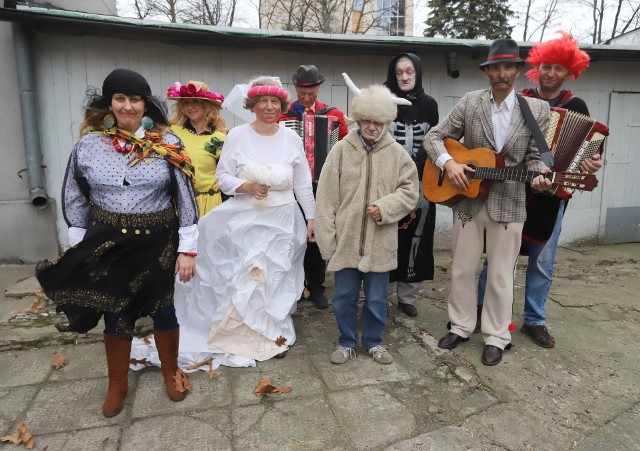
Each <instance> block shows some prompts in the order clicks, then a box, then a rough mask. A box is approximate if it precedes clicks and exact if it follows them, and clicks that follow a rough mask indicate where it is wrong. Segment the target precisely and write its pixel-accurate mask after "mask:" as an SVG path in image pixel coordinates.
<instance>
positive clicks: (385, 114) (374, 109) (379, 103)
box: [342, 73, 411, 125]
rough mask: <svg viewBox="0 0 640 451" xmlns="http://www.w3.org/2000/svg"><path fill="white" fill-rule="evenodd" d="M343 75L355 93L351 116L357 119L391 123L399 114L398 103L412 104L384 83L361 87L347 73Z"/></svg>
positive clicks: (385, 123)
mask: <svg viewBox="0 0 640 451" xmlns="http://www.w3.org/2000/svg"><path fill="white" fill-rule="evenodd" d="M342 76H343V77H344V81H345V83H346V84H347V86H348V87H349V89H350V90H351V92H352V93H353V95H354V98H353V101H352V102H351V118H352V119H353V120H355V121H359V120H363V119H364V120H369V121H375V122H379V123H381V124H384V125H389V124H391V122H393V120H394V119H395V118H396V116H397V115H398V105H411V102H409V101H408V100H406V99H400V98H398V97H396V96H394V95H393V94H392V93H391V91H389V89H387V88H386V87H384V86H382V85H370V86H368V87H366V88H363V89H360V88H358V87H357V86H356V85H355V84H354V83H353V81H351V79H350V78H349V76H348V75H347V74H346V73H343V74H342Z"/></svg>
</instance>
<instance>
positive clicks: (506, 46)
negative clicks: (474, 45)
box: [480, 38, 524, 69]
mask: <svg viewBox="0 0 640 451" xmlns="http://www.w3.org/2000/svg"><path fill="white" fill-rule="evenodd" d="M498 63H523V64H524V60H523V59H522V58H520V48H519V47H518V44H517V43H516V41H514V40H513V39H508V38H501V39H496V40H495V41H493V42H492V43H491V48H490V49H489V56H488V57H487V61H485V62H484V63H482V64H481V65H480V69H482V68H483V67H485V66H489V65H490V64H498Z"/></svg>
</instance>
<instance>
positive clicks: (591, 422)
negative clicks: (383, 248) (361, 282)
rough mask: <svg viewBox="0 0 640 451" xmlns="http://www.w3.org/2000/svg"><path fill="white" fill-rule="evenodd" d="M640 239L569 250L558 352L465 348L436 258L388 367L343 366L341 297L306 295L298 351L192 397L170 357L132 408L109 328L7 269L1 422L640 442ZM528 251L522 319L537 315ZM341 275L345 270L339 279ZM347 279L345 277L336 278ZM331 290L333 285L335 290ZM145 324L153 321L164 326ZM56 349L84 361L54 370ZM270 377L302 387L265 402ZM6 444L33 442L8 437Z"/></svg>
mask: <svg viewBox="0 0 640 451" xmlns="http://www.w3.org/2000/svg"><path fill="white" fill-rule="evenodd" d="M639 261H640V244H627V245H618V246H594V247H575V248H561V249H560V250H559V253H558V261H557V265H556V280H555V282H554V285H553V287H552V290H551V293H550V297H549V303H548V304H549V308H548V310H549V311H548V318H549V328H550V330H551V332H552V333H553V335H554V336H555V338H556V342H557V345H556V348H555V349H542V348H540V347H537V346H536V345H535V344H533V343H532V342H531V341H530V339H529V338H528V337H526V336H524V335H523V334H522V333H520V332H518V331H515V332H513V335H512V342H513V344H514V345H515V347H514V349H513V350H511V351H508V352H506V353H505V357H504V360H503V363H501V364H499V365H497V366H495V367H485V366H483V365H481V364H480V355H481V352H482V346H483V344H482V337H481V335H480V334H475V335H474V336H473V337H472V339H471V340H470V341H469V342H467V343H464V344H462V345H460V346H459V347H458V348H456V349H455V350H454V351H445V350H441V349H439V348H437V339H438V338H439V337H440V336H442V335H444V334H445V333H446V322H447V312H446V299H447V294H448V283H449V280H448V274H449V268H450V257H449V255H448V253H446V252H438V253H437V255H436V266H437V269H436V272H437V274H436V278H435V279H434V281H430V282H425V283H424V284H423V286H422V291H421V297H420V299H419V301H418V310H419V312H420V314H419V315H418V317H417V318H408V317H406V316H404V315H402V314H401V313H400V312H399V311H398V310H397V308H396V307H395V305H394V301H395V300H394V299H393V298H392V302H390V304H389V324H388V326H387V329H386V331H385V337H384V345H385V346H386V347H388V349H389V351H390V352H391V354H392V355H393V356H394V359H395V360H394V363H393V364H391V365H379V364H377V363H375V362H374V361H373V360H372V358H371V356H369V355H368V354H366V353H365V352H364V351H363V350H361V349H359V350H358V354H357V359H355V360H353V361H349V362H348V363H346V364H344V365H333V364H331V363H330V361H329V356H330V354H331V352H332V351H333V350H334V348H335V346H336V344H337V341H336V340H337V327H336V324H335V318H334V317H333V313H332V311H331V308H329V309H327V310H323V311H319V310H316V309H315V308H314V307H313V306H312V305H311V304H310V303H309V302H308V301H303V302H300V303H299V306H298V311H297V312H296V314H295V315H294V322H295V325H296V330H297V333H298V341H297V343H296V345H295V346H293V347H292V348H291V350H290V352H289V353H288V355H287V357H286V358H285V359H282V360H276V359H274V360H271V361H267V362H262V363H258V366H257V367H256V368H224V367H221V368H219V369H218V371H217V374H216V376H215V377H213V378H209V377H208V376H207V374H206V373H204V372H200V373H197V374H193V375H191V381H192V384H193V389H192V392H191V393H190V395H189V396H188V397H187V398H186V399H185V400H184V401H183V402H180V403H173V402H171V401H170V400H169V399H168V398H167V397H166V395H165V393H164V387H163V383H162V376H161V373H160V371H159V370H158V369H156V368H148V369H145V370H143V371H140V372H130V374H129V394H128V396H127V399H126V405H125V409H124V410H123V412H122V413H121V414H120V415H118V416H116V417H114V418H111V419H105V418H104V417H103V416H102V414H101V405H102V402H103V399H104V395H105V393H106V389H107V372H106V363H105V359H104V349H103V346H102V343H101V333H100V329H98V330H96V331H94V332H92V333H91V334H88V335H82V336H81V335H77V334H60V333H58V332H57V331H56V330H55V327H54V326H53V324H55V322H57V321H59V320H60V318H59V316H57V314H56V313H55V310H54V308H53V306H52V305H45V308H44V309H42V310H41V311H40V312H38V313H33V312H27V311H24V312H23V313H21V314H18V315H16V314H15V312H16V311H18V310H26V309H28V308H29V307H30V306H31V304H32V302H33V300H34V298H35V296H36V295H35V290H36V288H37V286H36V284H35V281H34V280H33V278H31V275H32V271H33V267H32V266H29V265H0V350H1V351H2V352H1V353H0V434H2V435H6V434H10V433H12V432H13V431H14V430H15V428H16V426H17V424H18V422H20V421H24V422H25V423H26V424H27V426H28V427H29V428H30V430H31V431H32V433H33V434H34V436H35V437H36V446H35V448H34V449H39V450H42V449H45V448H46V449H47V451H54V450H65V451H66V450H82V451H85V450H178V449H181V450H182V449H196V450H384V449H389V450H403V451H409V450H412V451H416V450H458V449H460V450H463V449H474V450H483V449H486V450H570V449H571V450H574V449H577V450H637V449H640V428H639V427H638V425H639V424H640V383H639V380H640V378H638V373H639V371H640V347H639V346H638V342H639V341H640V340H639V339H640V328H639V327H638V324H639V323H640V307H639V301H638V299H639V297H638V293H640V277H638V273H639V272H640V262H639ZM525 264H526V259H523V260H521V261H520V263H519V266H520V268H519V271H518V278H517V283H518V285H517V287H516V294H515V303H514V315H513V318H514V322H515V323H516V324H517V325H518V326H519V325H520V324H521V322H522V305H523V300H522V296H523V292H524V287H523V286H522V284H523V283H524V281H523V268H524V265H525ZM329 280H330V281H331V278H329ZM329 285H331V282H330V283H329ZM329 293H330V292H329ZM148 328H149V324H148V322H145V321H142V322H141V324H140V328H139V332H140V333H144V332H145V331H146V330H148ZM55 352H63V353H64V354H65V355H66V356H67V358H68V364H67V365H66V366H65V367H63V368H61V369H59V370H56V369H54V368H53V367H52V366H51V359H52V357H53V355H54V353H55ZM262 377H269V378H271V380H272V382H273V383H274V384H275V385H277V386H290V387H292V392H291V393H288V394H283V395H268V396H265V397H261V398H257V397H255V396H254V395H253V387H254V386H255V385H256V384H257V382H258V381H259V380H260V378H262ZM0 448H1V449H2V450H4V449H7V450H11V449H16V450H17V449H20V448H19V447H17V445H12V444H2V445H0Z"/></svg>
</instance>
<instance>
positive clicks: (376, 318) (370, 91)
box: [316, 74, 419, 364]
mask: <svg viewBox="0 0 640 451" xmlns="http://www.w3.org/2000/svg"><path fill="white" fill-rule="evenodd" d="M343 75H344V76H345V80H346V81H347V85H349V87H350V88H351V89H352V90H353V91H354V92H355V93H356V96H355V97H354V99H353V102H352V105H351V111H352V114H353V118H354V119H355V121H356V122H357V123H358V129H354V130H351V131H350V132H349V134H347V136H346V137H345V138H344V139H343V140H342V141H340V142H338V143H337V144H336V145H335V146H333V148H332V149H331V152H329V155H328V157H327V160H326V161H325V164H324V166H323V168H322V173H321V174H320V180H319V182H318V191H317V199H316V202H317V208H316V240H317V243H318V246H319V247H320V252H321V253H322V257H323V258H324V260H326V261H327V269H328V270H329V271H335V292H334V296H333V300H332V305H333V311H334V313H335V316H336V321H337V323H338V329H339V330H340V336H339V339H338V347H337V349H336V350H335V351H334V352H333V354H332V355H331V362H333V363H335V364H342V363H346V362H347V361H348V360H349V359H353V358H355V357H356V353H355V350H354V348H355V347H356V346H357V344H358V331H357V324H358V299H359V297H360V296H359V293H360V286H361V285H362V284H364V294H365V302H364V306H363V312H362V341H361V342H362V347H363V348H364V349H365V351H367V352H368V353H369V354H370V355H371V356H372V357H373V359H374V360H375V361H376V362H378V363H381V364H389V363H391V362H392V361H393V356H392V355H391V354H390V353H389V352H388V351H387V350H386V349H385V348H383V347H382V346H381V343H382V332H383V331H384V328H385V326H386V323H387V290H388V286H389V272H390V271H391V270H393V269H395V268H396V266H397V255H396V254H397V249H398V232H397V222H398V220H400V219H401V218H402V217H404V216H405V215H407V214H408V213H410V212H411V211H412V210H413V209H414V208H415V206H416V204H417V201H418V192H419V191H418V172H417V170H416V165H415V164H414V162H413V160H412V159H411V157H410V156H409V154H408V153H407V152H406V151H405V150H404V148H403V147H402V146H401V145H400V144H398V143H397V142H396V141H395V140H394V139H393V138H392V137H391V135H390V134H389V126H390V125H391V122H392V121H393V120H394V119H395V117H396V115H397V106H396V105H397V103H399V101H402V100H403V99H398V98H396V97H394V96H393V95H392V94H391V92H390V91H389V90H388V89H387V88H385V87H383V86H380V85H372V86H369V87H368V88H365V89H362V90H359V89H358V88H356V87H355V85H353V83H351V80H349V78H348V77H347V76H346V74H343ZM404 102H407V101H406V100H405V101H404ZM404 104H406V103H404Z"/></svg>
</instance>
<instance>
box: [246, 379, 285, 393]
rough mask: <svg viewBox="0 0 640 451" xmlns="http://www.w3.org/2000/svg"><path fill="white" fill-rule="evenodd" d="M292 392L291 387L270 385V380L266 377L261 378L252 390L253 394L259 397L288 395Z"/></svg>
mask: <svg viewBox="0 0 640 451" xmlns="http://www.w3.org/2000/svg"><path fill="white" fill-rule="evenodd" d="M291 390H292V388H291V387H276V386H275V385H273V384H272V383H271V379H269V378H268V377H263V378H262V379H260V381H259V382H258V385H256V387H255V388H254V389H253V394H254V395H256V396H258V397H260V396H262V395H269V394H271V393H277V394H280V395H281V394H284V393H290V392H291Z"/></svg>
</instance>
